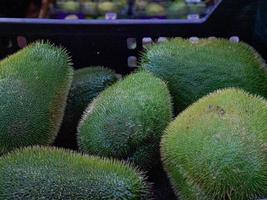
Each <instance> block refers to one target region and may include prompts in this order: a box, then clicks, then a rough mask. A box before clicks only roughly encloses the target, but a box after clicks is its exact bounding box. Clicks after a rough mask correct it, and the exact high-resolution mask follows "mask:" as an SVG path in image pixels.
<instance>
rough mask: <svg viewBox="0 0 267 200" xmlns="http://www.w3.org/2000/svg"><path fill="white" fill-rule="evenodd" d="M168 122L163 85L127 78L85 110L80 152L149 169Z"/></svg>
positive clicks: (145, 77)
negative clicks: (128, 162) (111, 158)
mask: <svg viewBox="0 0 267 200" xmlns="http://www.w3.org/2000/svg"><path fill="white" fill-rule="evenodd" d="M170 120H171V100H170V95H169V91H168V89H167V87H166V85H165V83H164V82H162V81H161V80H160V79H158V78H156V77H154V76H153V75H152V74H150V73H147V72H138V73H135V74H132V75H129V76H128V77H127V78H125V79H124V80H122V81H120V82H117V83H115V84H114V85H112V86H111V87H109V88H107V89H106V90H104V91H103V92H102V93H101V94H100V95H99V96H98V97H97V98H96V99H95V100H94V101H93V102H92V103H91V105H90V106H89V107H88V109H87V110H86V112H85V114H84V116H83V119H82V121H81V122H80V124H79V128H78V142H79V147H80V149H81V150H82V151H83V152H87V153H90V154H96V155H101V156H106V157H115V158H119V159H125V160H128V161H131V162H134V163H135V164H137V165H139V166H141V167H143V168H149V167H151V166H152V165H153V164H154V162H153V161H155V160H157V158H158V157H159V155H158V152H159V142H160V137H161V135H162V132H163V130H164V129H165V127H166V126H167V124H168V123H169V121H170Z"/></svg>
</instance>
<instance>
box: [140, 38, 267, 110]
mask: <svg viewBox="0 0 267 200" xmlns="http://www.w3.org/2000/svg"><path fill="white" fill-rule="evenodd" d="M141 63H142V64H141V65H142V68H144V69H146V70H148V71H150V72H152V73H153V74H154V75H156V76H158V77H160V78H162V79H163V80H164V81H166V83H167V84H168V87H169V90H170V92H171V94H172V96H173V99H174V100H173V101H174V107H175V111H176V113H178V112H180V111H182V110H184V109H185V108H186V107H187V106H189V105H190V104H192V103H193V102H195V101H196V100H198V99H199V98H201V97H203V96H205V95H207V94H209V93H210V92H213V91H215V90H217V89H223V88H226V87H239V88H242V89H244V90H246V91H248V92H250V93H252V94H257V95H261V96H263V97H265V98H267V70H266V68H265V66H266V64H265V62H264V61H263V59H262V58H261V57H260V55H259V54H258V53H257V52H256V51H255V50H254V49H253V48H252V47H250V46H248V45H247V44H245V43H242V42H240V43H233V42H230V41H229V40H225V39H200V40H199V41H198V42H195V43H192V42H191V41H189V40H185V39H171V40H170V41H167V42H164V43H161V44H156V45H152V46H151V47H148V49H147V50H146V51H145V52H144V53H143V57H142V61H141Z"/></svg>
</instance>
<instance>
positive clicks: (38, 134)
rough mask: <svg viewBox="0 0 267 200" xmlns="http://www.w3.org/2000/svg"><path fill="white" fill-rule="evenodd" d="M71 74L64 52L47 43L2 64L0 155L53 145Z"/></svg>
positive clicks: (34, 46)
mask: <svg viewBox="0 0 267 200" xmlns="http://www.w3.org/2000/svg"><path fill="white" fill-rule="evenodd" d="M72 74H73V70H72V67H71V64H70V58H69V56H68V55H67V53H66V52H65V50H63V49H60V48H57V47H54V46H53V45H51V44H48V43H44V42H37V43H35V44H32V45H29V46H28V47H26V48H24V49H23V50H21V51H19V52H17V53H16V54H14V55H11V56H9V57H8V58H6V59H4V60H2V61H1V62H0V93H1V95H0V113H1V114H0V155H1V154H4V153H6V152H8V151H10V150H13V149H14V148H18V147H23V146H29V145H35V144H41V145H47V144H50V143H52V142H53V141H54V139H55V137H56V134H57V132H58V130H59V126H60V123H61V121H62V118H63V114H64V109H65V104H66V99H67V95H68V91H69V88H70V84H71V81H72Z"/></svg>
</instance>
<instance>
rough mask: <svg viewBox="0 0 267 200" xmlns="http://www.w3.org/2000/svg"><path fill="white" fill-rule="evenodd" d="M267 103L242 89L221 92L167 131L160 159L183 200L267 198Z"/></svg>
mask: <svg viewBox="0 0 267 200" xmlns="http://www.w3.org/2000/svg"><path fill="white" fill-rule="evenodd" d="M266 120H267V101H266V100H265V99H263V98H262V97H257V96H254V95H251V94H249V93H246V92H244V91H243V90H240V89H234V88H230V89H224V90H218V91H216V92H214V93H212V94H210V95H208V96H206V97H203V98H202V99H200V100H199V101H197V102H196V103H194V104H193V105H191V106H189V107H188V108H187V109H186V110H185V111H183V112H182V113H181V114H180V115H179V116H178V117H177V118H176V119H175V120H174V121H173V122H171V123H170V125H169V126H168V127H167V129H166V130H165V134H164V136H163V138H162V141H161V157H162V161H163V165H164V168H165V171H166V172H167V174H168V176H169V178H170V181H171V183H172V185H173V188H174V190H175V192H176V194H177V196H179V197H180V199H181V200H222V199H225V200H229V199H231V200H244V199H246V200H255V199H260V198H264V197H265V198H266V197H267V167H266V166H267V151H266V144H267V123H266Z"/></svg>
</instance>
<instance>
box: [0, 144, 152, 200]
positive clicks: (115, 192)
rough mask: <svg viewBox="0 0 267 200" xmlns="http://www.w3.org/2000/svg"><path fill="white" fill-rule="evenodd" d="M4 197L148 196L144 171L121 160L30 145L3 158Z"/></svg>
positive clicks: (0, 193) (99, 199)
mask: <svg viewBox="0 0 267 200" xmlns="http://www.w3.org/2000/svg"><path fill="white" fill-rule="evenodd" d="M0 177H1V179H0V198H1V199H29V200H31V199H32V200H34V199H58V200H61V199H62V200H63V199H64V200H65V199H69V200H71V199H84V200H85V199H86V200H110V199H122V200H141V199H143V200H145V199H147V198H146V197H147V196H148V187H147V185H146V183H145V181H144V178H143V176H142V173H141V172H139V171H138V170H136V169H135V168H133V167H131V166H129V165H127V164H122V163H121V162H119V161H113V160H108V159H101V158H98V157H92V156H86V155H79V154H76V153H74V152H69V151H65V150H63V149H56V148H41V147H31V148H26V149H22V150H17V151H15V152H12V153H9V154H7V155H5V156H4V157H2V158H0Z"/></svg>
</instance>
